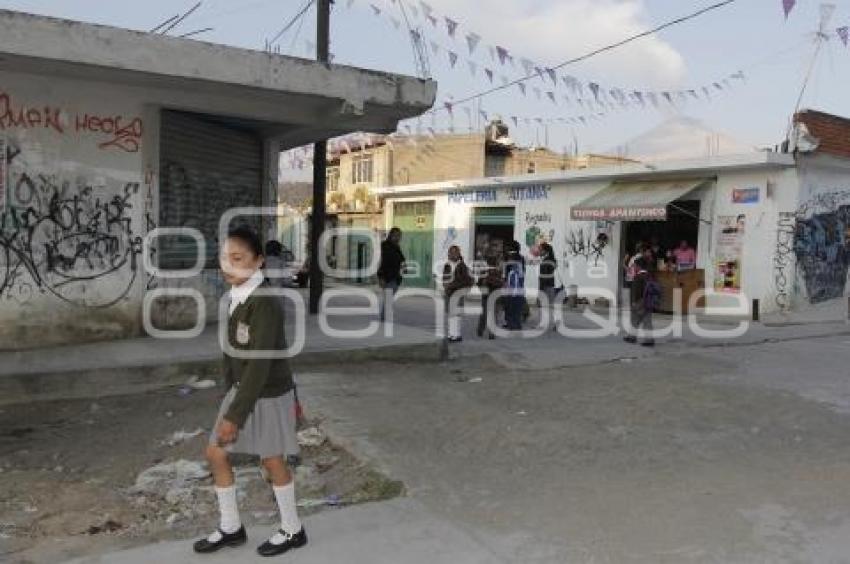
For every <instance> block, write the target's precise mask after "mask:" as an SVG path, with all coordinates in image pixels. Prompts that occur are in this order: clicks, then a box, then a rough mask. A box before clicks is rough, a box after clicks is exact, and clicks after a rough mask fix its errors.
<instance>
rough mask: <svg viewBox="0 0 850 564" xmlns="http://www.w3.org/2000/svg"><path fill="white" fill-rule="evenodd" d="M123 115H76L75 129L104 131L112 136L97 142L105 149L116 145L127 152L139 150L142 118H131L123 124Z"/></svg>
mask: <svg viewBox="0 0 850 564" xmlns="http://www.w3.org/2000/svg"><path fill="white" fill-rule="evenodd" d="M124 123H125V122H124V116H114V117H102V116H94V115H89V114H84V115H81V116H80V115H78V116H77V124H76V127H77V131H86V132H90V133H105V134H107V135H112V138H111V139H109V140H107V141H104V142H103V143H99V144H98V147H100V148H101V149H107V148H110V147H116V148H118V149H121V150H123V151H127V152H128V153H136V152H138V151H139V146H140V144H141V137H142V120H141V119H140V118H133V119H132V120H131V121H130V122H129V123H127V124H126V125H124Z"/></svg>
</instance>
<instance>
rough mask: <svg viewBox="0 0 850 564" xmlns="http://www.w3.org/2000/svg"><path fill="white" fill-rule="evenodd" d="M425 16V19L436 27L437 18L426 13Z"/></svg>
mask: <svg viewBox="0 0 850 564" xmlns="http://www.w3.org/2000/svg"><path fill="white" fill-rule="evenodd" d="M425 18H427V20H428V21H429V22H431V25H432V26H434V27H437V18H435V17H434V16H432V15H431V14H426V15H425Z"/></svg>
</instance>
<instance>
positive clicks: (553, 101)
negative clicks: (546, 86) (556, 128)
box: [546, 91, 558, 105]
mask: <svg viewBox="0 0 850 564" xmlns="http://www.w3.org/2000/svg"><path fill="white" fill-rule="evenodd" d="M546 95H547V96H549V99H550V100H552V103H553V104H556V105H557V104H558V102H556V101H555V93H554V92H550V91H547V92H546Z"/></svg>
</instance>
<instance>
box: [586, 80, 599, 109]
mask: <svg viewBox="0 0 850 564" xmlns="http://www.w3.org/2000/svg"><path fill="white" fill-rule="evenodd" d="M587 86H588V87H589V88H590V91H591V92H593V98H594V99H595V100H596V103H597V104H598V103H599V85H598V84H596V83H595V82H591V83H590V84H588V85H587Z"/></svg>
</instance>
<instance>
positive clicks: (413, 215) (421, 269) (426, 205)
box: [393, 200, 434, 288]
mask: <svg viewBox="0 0 850 564" xmlns="http://www.w3.org/2000/svg"><path fill="white" fill-rule="evenodd" d="M393 227H398V228H399V229H401V232H402V236H401V252H402V253H404V257H405V259H406V260H407V262H406V264H407V270H406V272H405V276H404V283H405V284H406V285H408V286H414V287H417V288H430V287H431V285H432V284H433V282H434V278H433V276H432V272H431V271H432V269H433V257H434V201H433V200H429V201H421V202H395V203H393Z"/></svg>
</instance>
